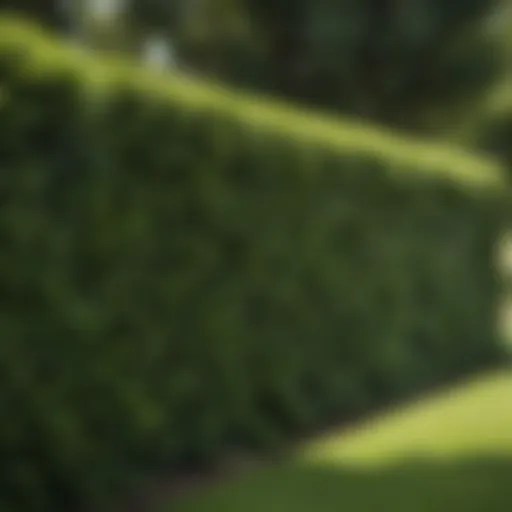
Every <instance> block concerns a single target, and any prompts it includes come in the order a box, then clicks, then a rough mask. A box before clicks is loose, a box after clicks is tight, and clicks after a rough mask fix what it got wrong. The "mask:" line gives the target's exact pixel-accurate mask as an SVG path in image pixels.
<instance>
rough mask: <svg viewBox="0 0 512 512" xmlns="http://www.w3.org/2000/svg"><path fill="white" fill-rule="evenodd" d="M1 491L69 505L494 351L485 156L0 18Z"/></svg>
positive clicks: (291, 428)
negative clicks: (149, 69)
mask: <svg viewBox="0 0 512 512" xmlns="http://www.w3.org/2000/svg"><path fill="white" fill-rule="evenodd" d="M0 169H1V170H0V194H1V202H0V205H1V212H0V240H1V241H0V261H1V266H0V294H1V295H0V297H1V298H0V300H1V302H2V308H1V309H0V333H1V344H0V365H1V369H0V376H1V379H2V387H1V388H0V407H1V417H2V423H1V425H0V460H1V463H0V469H1V475H0V486H1V492H0V507H2V506H3V508H2V510H16V511H19V510H31V511H34V510H51V511H56V510H72V509H75V506H76V505H77V503H80V504H82V505H83V504H88V505H90V503H91V502H93V503H94V507H95V510H98V508H99V501H98V502H95V500H96V499H98V500H100V498H104V497H105V496H106V495H108V494H110V493H112V492H113V490H114V489H117V486H118V484H121V483H124V482H126V478H127V477H129V476H133V475H136V474H137V471H140V470H143V469H144V470H145V469H147V468H153V469H154V468H156V467H158V466H160V467H165V468H167V469H171V470H172V469H177V468H180V467H182V466H183V465H184V464H190V463H204V462H206V461H208V460H214V459H215V458H217V457H218V456H219V455H220V454H221V453H224V452H226V451H228V450H235V449H238V448H239V447H252V448H263V447H273V446H275V444H276V443H279V442H281V441H282V440H283V439H286V437H287V436H289V435H291V434H293V433H296V432H300V431H303V430H304V429H307V428H310V427H315V426H319V425H321V424H325V423H326V422H327V421H329V420H331V419H333V418H337V417H340V416H343V415H346V414H349V413H353V412H356V411H362V410H365V409H367V408H369V407H371V406H373V405H374V404H376V403H378V402H382V401H384V400H388V399H395V398H399V397H401V396H403V395H404V394H406V393H411V392H414V391H417V390H419V389H423V388H425V387H427V386H430V385H433V384H435V383H439V382H441V381H442V380H444V379H449V378H452V377H454V376H456V375H459V374H460V373H462V372H466V371H471V370H473V369H476V368H477V367H479V366H480V365H482V364H484V363H486V362H489V361H492V360H493V359H494V358H496V357H497V356H499V353H500V349H499V346H498V344H497V343H496V341H495V339H494V331H493V314H494V312H493V307H494V299H495V296H496V283H495V279H494V274H493V272H492V268H491V256H492V252H493V245H494V243H495V241H496V239H497V236H498V233H499V230H500V229H501V228H502V220H503V208H502V205H503V203H504V199H505V197H506V191H505V187H504V185H503V177H502V175H501V170H500V169H499V168H497V167H496V166H494V165H493V164H490V163H486V162H482V161H480V160H478V158H476V157H475V156H473V155H469V154H462V153H457V152H455V151H454V150H451V149H450V148H447V147H444V148H443V147H432V146H428V145H423V144H421V143H419V142H417V141H412V140H411V141H405V140H400V139H397V138H396V137H395V136H394V135H393V134H391V133H385V132H377V131H375V130H372V129H371V128H370V127H368V126H364V125H360V126H357V125H354V124H351V125H348V124H338V123H337V122H335V121H332V120H328V119H324V118H322V119H320V118H317V117H315V116H314V115H312V114H309V113H306V112H297V111H293V109H292V108H291V107H287V106H284V105H281V106H279V105H275V104H272V102H271V101H270V100H269V101H267V102H266V103H264V104H263V103H262V102H261V101H260V102H258V101H257V100H256V99H250V98H245V97H242V96H240V95H238V94H237V93H234V92H229V91H226V90H221V89H213V88H208V87H206V86H202V85H200V84H197V83H194V82H192V81H187V80H186V79H184V78H179V77H176V78H174V79H173V80H169V79H166V78H161V77H160V76H158V75H150V74H143V73H142V71H141V70H138V69H134V68H130V67H129V66H124V65H123V64H122V63H119V62H113V61H106V60H104V61H101V60H95V59H94V58H92V57H90V56H87V55H85V54H81V53H80V52H79V50H73V49H70V48H65V47H62V46H60V45H59V44H58V43H57V42H55V41H53V40H52V39H51V38H49V37H48V36H47V35H45V34H44V33H42V32H40V31H39V29H37V28H35V27H31V26H30V25H28V24H24V23H19V22H14V21H12V20H7V19H4V20H2V21H0Z"/></svg>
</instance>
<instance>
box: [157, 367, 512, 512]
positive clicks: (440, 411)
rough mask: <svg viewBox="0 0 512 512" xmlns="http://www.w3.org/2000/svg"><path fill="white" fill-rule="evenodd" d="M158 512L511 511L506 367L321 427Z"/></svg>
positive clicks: (511, 425) (510, 385)
mask: <svg viewBox="0 0 512 512" xmlns="http://www.w3.org/2000/svg"><path fill="white" fill-rule="evenodd" d="M163 511H166V512H167V511H168V512H170V511H172V512H288V511H290V512H292V511H293V512H340V511H344V512H510V511H512V372H498V373H494V374H491V375H486V376H483V377H481V378H479V379H476V380H473V381H471V382H469V383H467V384H465V385H459V386H456V387H455V388H453V389H452V390H450V391H448V392H446V391H444V392H443V393H442V394H437V395H436V396H431V397H429V398H426V399H423V400H421V401H420V402H418V403H415V404H412V405H410V406H407V407H405V408H402V409H399V410H396V411H394V412H391V413H388V414H386V415H384V416H382V417H380V418H379V419H376V420H373V421H369V422H366V423H365V424H364V425H362V426H358V427H354V428H353V429H352V430H350V431H346V430H345V431H343V433H341V434H340V433H338V434H336V433H334V434H331V435H328V436H326V437H324V438H322V439H320V440H318V441H316V442H314V443H312V444H311V443H309V444H308V445H306V446H305V447H302V448H301V449H300V450H298V451H297V453H296V454H295V455H294V456H293V457H292V458H291V459H290V460H288V461H287V462H285V463H280V464H278V465H276V466H273V467H270V468H269V467H267V468H261V469H255V470H253V471H250V472H248V473H244V474H242V475H240V476H239V477H237V478H236V479H231V480H226V481H225V482H223V483H220V484H215V485H213V486H205V487H199V488H198V489H195V490H194V491H193V492H189V493H186V494H184V495H183V496H182V497H181V498H179V499H178V500H173V502H172V503H171V504H168V505H166V506H165V507H164V508H163Z"/></svg>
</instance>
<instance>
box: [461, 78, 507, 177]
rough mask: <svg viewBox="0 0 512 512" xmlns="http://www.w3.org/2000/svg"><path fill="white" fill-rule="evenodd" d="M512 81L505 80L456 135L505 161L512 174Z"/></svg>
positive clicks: (469, 144) (468, 143)
mask: <svg viewBox="0 0 512 512" xmlns="http://www.w3.org/2000/svg"><path fill="white" fill-rule="evenodd" d="M511 91H512V82H511V78H510V77H509V78H507V79H505V80H503V82H502V83H501V84H498V85H497V86H496V87H494V89H493V90H491V92H490V94H489V97H488V99H487V101H486V102H485V103H484V105H482V106H481V107H480V108H478V109H477V110H476V112H475V113H474V114H473V115H472V116H471V119H470V121H469V122H468V123H466V125H465V126H464V127H463V128H462V129H461V130H460V133H458V134H457V135H456V137H455V138H454V139H455V140H456V142H458V143H461V142H462V143H463V144H464V145H465V146H472V147H473V148H477V149H478V150H480V151H482V152H484V153H487V154H488V155H491V156H492V157H493V158H495V159H497V160H498V161H501V163H502V164H504V166H505V167H506V168H507V176H508V178H509V179H510V177H512V92H511Z"/></svg>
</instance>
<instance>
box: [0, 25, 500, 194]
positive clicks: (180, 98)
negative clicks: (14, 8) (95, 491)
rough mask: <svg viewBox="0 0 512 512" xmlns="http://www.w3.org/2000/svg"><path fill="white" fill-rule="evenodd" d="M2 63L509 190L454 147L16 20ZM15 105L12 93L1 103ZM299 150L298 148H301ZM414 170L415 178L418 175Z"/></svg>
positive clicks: (484, 162) (1, 33)
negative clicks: (148, 62) (90, 46)
mask: <svg viewBox="0 0 512 512" xmlns="http://www.w3.org/2000/svg"><path fill="white" fill-rule="evenodd" d="M0 53H2V54H3V55H2V58H4V59H5V58H6V57H7V56H9V55H10V56H11V57H12V58H13V59H16V58H17V55H20V54H23V57H24V58H23V66H24V67H25V69H24V71H25V72H26V73H27V75H31V74H32V75H39V74H44V75H49V76H51V75H55V74H69V78H70V79H74V80H78V81H80V82H81V83H83V85H84V92H85V91H87V98H88V99H91V100H93V99H94V98H96V100H100V99H101V97H102V95H104V94H107V95H108V94H109V92H112V91H115V90H116V86H117V87H118V86H120V85H121V86H122V87H123V88H127V87H133V88H135V89H136V90H138V91H140V92H141V93H147V94H149V95H151V96H152V97H153V98H155V99H156V98H159V99H160V100H163V101H166V102H170V103H172V104H176V103H177V104H179V106H180V108H181V109H182V110H183V115H187V113H190V114H192V113H194V112H196V113H198V114H199V113H200V114H202V115H209V114H211V115H215V116H219V117H220V118H226V119H230V120H236V121H238V122H239V123H240V126H241V128H243V129H246V130H247V129H248V130H255V131H263V132H265V133H267V134H269V136H276V137H285V138H287V139H290V140H292V141H295V142H296V143H297V144H298V145H299V146H300V145H306V146H310V147H311V146H315V147H318V148H319V149H320V148H322V149H328V150H334V151H336V152H342V153H343V154H344V155H345V156H348V155H350V154H354V155H357V156H359V155H360V154H361V153H362V152H364V153H367V154H368V155H369V156H370V155H374V156H378V157H380V158H382V159H386V160H388V161H391V162H393V165H390V166H388V171H389V172H390V173H399V174H400V177H401V178H403V177H404V173H405V174H406V176H405V177H411V178H413V179H414V178H415V177H418V176H429V177H432V178H434V179H435V178H437V177H439V178H440V179H445V180H450V181H453V182H456V183H459V184H461V185H471V186H473V185H477V186H479V187H481V186H489V185H490V186H495V185H498V186H501V185H503V183H504V181H503V178H504V173H503V170H502V169H501V167H500V166H499V165H498V163H495V162H492V161H490V160H489V159H488V158H487V159H484V158H483V157H478V156H477V155H475V154H473V153H472V152H469V151H465V150H463V149H462V148H457V147H454V146H452V145H448V144H447V145H441V144H432V143H425V142H423V141H421V140H418V139H416V138H412V137H411V138H410V139H406V138H404V137H403V136H402V135H398V134H395V133H394V132H393V131H392V130H386V129H385V128H380V129H379V128H376V127H374V126H372V125H371V124H367V123H363V122H357V121H345V122H340V120H339V119H335V118H329V117H328V116H325V115H322V116H321V115H317V114H315V113H314V112H310V111H308V110H305V109H302V110H300V109H296V108H294V107H293V106H289V105H286V104H285V103H283V102H278V101H275V100H272V99H270V98H263V97H261V98H257V97H254V96H250V95H246V94H243V93H240V92H237V91H234V90H232V89H229V88H227V87H223V86H221V85H218V84H204V83H203V82H200V81H197V80H194V79H190V78H188V77H186V76H184V75H182V74H174V75H162V74H161V73H157V72H154V71H148V70H143V72H141V71H142V70H141V69H140V67H138V66H135V65H133V64H131V63H128V62H123V61H122V60H120V59H109V58H106V57H105V58H103V59H98V58H97V57H96V56H94V55H90V54H88V53H87V52H86V50H84V49H83V48H72V47H66V46H64V45H62V44H60V43H59V41H58V40H57V39H56V38H54V37H51V36H50V35H49V34H48V33H46V32H45V31H44V30H43V29H41V28H40V27H38V26H37V25H33V24H31V23H30V22H27V21H20V20H18V19H17V18H15V17H14V18H13V17H4V18H3V19H2V18H0ZM2 101H3V102H6V101H8V97H7V96H6V93H5V91H4V94H3V97H2V95H0V105H1V102H2ZM299 146H298V147H299ZM411 169H414V173H412V172H411Z"/></svg>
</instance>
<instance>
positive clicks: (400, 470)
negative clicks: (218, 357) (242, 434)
mask: <svg viewBox="0 0 512 512" xmlns="http://www.w3.org/2000/svg"><path fill="white" fill-rule="evenodd" d="M164 510H168V511H170V510H172V511H173V512H288V511H289V512H342V511H343V512H511V511H512V457H511V458H506V457H503V458H500V457H491V456H489V457H479V458H473V459H470V460H446V461H441V460H429V459H427V458H423V459H417V460H409V461H407V462H402V463H396V464H395V465H390V466H386V467H381V468H375V467H374V468H370V467H368V468H363V467H360V468H355V467H354V468H350V467H348V466H341V465H340V466H336V465H335V464H332V465H320V464H306V463H302V464H297V463H295V464H293V465H292V464H287V465H281V466H279V467H275V468H271V469H268V468H267V469H265V470H261V471H256V472H255V473H252V474H250V475H245V476H243V477H241V478H240V479H239V480H238V481H237V482H231V483H226V484H221V485H220V486H218V487H215V488H212V489H209V490H208V489H203V490H202V491H197V492H194V493H193V494H192V495H189V496H188V497H186V498H182V499H180V500H179V501H177V502H176V503H172V504H171V505H170V506H168V507H167V509H164Z"/></svg>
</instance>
